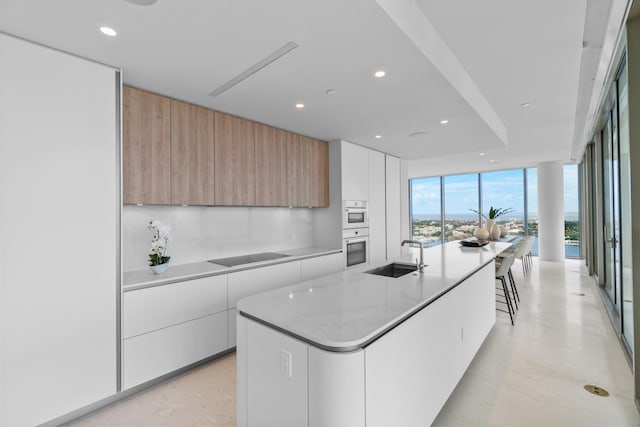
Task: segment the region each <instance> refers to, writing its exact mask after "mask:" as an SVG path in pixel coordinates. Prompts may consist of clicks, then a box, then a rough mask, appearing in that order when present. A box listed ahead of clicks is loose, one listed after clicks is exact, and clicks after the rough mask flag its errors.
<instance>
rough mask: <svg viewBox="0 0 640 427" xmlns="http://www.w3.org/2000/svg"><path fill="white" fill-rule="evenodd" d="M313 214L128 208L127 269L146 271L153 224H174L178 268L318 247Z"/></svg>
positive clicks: (170, 251)
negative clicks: (153, 221)
mask: <svg viewBox="0 0 640 427" xmlns="http://www.w3.org/2000/svg"><path fill="white" fill-rule="evenodd" d="M314 210H315V209H306V208H294V209H289V208H266V207H259V208H246V207H204V206H202V207H201V206H150V205H145V206H131V205H127V206H125V207H124V209H123V217H122V234H123V237H122V248H123V271H130V270H141V269H145V268H147V265H148V263H147V258H148V253H149V245H150V243H151V231H149V230H148V229H147V225H148V223H149V221H151V220H156V219H157V220H160V221H162V222H164V223H167V224H170V225H171V227H172V232H171V237H172V241H171V242H169V246H168V251H167V255H169V256H171V263H172V264H174V265H175V264H185V263H190V262H199V261H204V260H207V259H211V258H220V257H227V256H234V255H241V254H247V253H254V252H263V251H271V250H284V249H293V248H301V247H311V246H316V245H315V243H314V238H313V232H314V230H313V227H314V222H313V211H314ZM318 210H322V209H318ZM321 247H322V246H321ZM337 247H338V246H336V248H337Z"/></svg>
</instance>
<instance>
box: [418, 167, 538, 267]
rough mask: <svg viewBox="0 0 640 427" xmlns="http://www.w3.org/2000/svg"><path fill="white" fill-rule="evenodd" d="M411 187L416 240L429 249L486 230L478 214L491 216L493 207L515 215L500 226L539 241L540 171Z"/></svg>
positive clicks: (480, 175) (426, 180)
mask: <svg viewBox="0 0 640 427" xmlns="http://www.w3.org/2000/svg"><path fill="white" fill-rule="evenodd" d="M410 185H411V192H410V194H411V200H410V205H411V209H410V211H411V213H410V214H411V235H412V238H413V239H414V240H419V241H421V242H423V244H424V246H425V247H428V246H435V245H439V244H441V243H443V242H447V241H451V240H458V239H462V238H465V237H470V236H471V235H473V233H474V231H475V230H476V229H477V228H478V227H480V225H481V215H479V214H478V213H475V212H474V211H477V212H481V213H482V214H483V215H482V216H488V214H489V209H490V208H491V207H493V208H502V209H507V210H510V211H511V212H509V213H508V214H506V215H502V216H500V217H499V218H497V221H496V222H497V223H498V224H500V225H504V226H506V227H507V229H508V230H509V231H508V232H509V234H510V235H515V236H523V235H525V234H533V235H537V231H538V219H537V212H538V204H537V191H536V187H537V179H536V169H512V170H504V171H496V172H484V173H472V174H461V175H449V176H442V177H441V176H436V177H429V178H415V179H412V180H411V181H410ZM482 221H484V220H482ZM532 252H533V253H534V254H537V245H536V246H535V247H534V251H532Z"/></svg>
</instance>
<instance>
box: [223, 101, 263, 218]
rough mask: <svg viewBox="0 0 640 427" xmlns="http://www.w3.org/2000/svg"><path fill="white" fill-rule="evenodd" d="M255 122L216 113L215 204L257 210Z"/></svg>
mask: <svg viewBox="0 0 640 427" xmlns="http://www.w3.org/2000/svg"><path fill="white" fill-rule="evenodd" d="M254 125H255V123H254V122H251V121H249V120H245V119H241V118H239V117H234V116H230V115H228V114H223V113H218V112H216V113H215V168H214V169H215V170H214V172H215V204H216V205H226V206H255V204H256V188H255V157H254V156H255V144H254V140H255V134H254Z"/></svg>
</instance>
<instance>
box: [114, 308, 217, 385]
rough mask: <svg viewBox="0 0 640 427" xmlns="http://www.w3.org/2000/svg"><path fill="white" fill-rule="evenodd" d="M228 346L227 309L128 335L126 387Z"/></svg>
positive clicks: (210, 354) (125, 344)
mask: <svg viewBox="0 0 640 427" xmlns="http://www.w3.org/2000/svg"><path fill="white" fill-rule="evenodd" d="M226 349H227V312H226V311H223V312H221V313H216V314H212V315H209V316H205V317H202V318H200V319H196V320H192V321H190V322H186V323H181V324H179V325H175V326H171V327H169V328H164V329H160V330H159V331H154V332H150V333H148V334H144V335H139V336H136V337H133V338H129V339H125V340H124V343H123V366H122V372H123V388H124V389H128V388H131V387H133V386H136V385H138V384H142V383H144V382H146V381H150V380H152V379H154V378H157V377H160V376H162V375H164V374H168V373H169V372H172V371H175V370H176V369H180V368H182V367H184V366H187V365H189V364H191V363H195V362H197V361H199V360H202V359H205V358H207V357H209V356H213V355H214V354H216V353H219V352H221V351H224V350H226Z"/></svg>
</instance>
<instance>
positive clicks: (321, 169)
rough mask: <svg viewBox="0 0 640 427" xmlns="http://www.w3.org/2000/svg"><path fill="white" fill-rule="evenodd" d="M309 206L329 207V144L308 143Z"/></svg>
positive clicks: (320, 142)
mask: <svg viewBox="0 0 640 427" xmlns="http://www.w3.org/2000/svg"><path fill="white" fill-rule="evenodd" d="M309 206H312V207H327V206H329V144H327V143H326V142H324V141H320V140H317V139H311V140H310V141H309Z"/></svg>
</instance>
